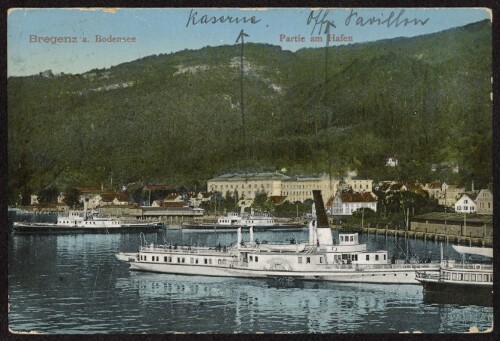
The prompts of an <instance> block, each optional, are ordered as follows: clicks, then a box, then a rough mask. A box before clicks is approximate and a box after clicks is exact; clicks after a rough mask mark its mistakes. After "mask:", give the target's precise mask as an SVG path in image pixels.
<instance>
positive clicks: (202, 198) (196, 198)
mask: <svg viewBox="0 0 500 341" xmlns="http://www.w3.org/2000/svg"><path fill="white" fill-rule="evenodd" d="M211 197H212V195H211V194H210V193H207V192H198V193H189V194H188V201H189V206H191V207H200V205H201V203H203V202H207V201H210V198H211Z"/></svg>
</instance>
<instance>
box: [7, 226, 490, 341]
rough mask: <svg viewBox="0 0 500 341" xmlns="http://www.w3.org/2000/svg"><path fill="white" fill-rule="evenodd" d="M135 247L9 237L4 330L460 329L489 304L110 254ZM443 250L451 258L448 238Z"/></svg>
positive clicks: (208, 235) (111, 241)
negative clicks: (168, 267)
mask: <svg viewBox="0 0 500 341" xmlns="http://www.w3.org/2000/svg"><path fill="white" fill-rule="evenodd" d="M334 236H335V237H336V238H337V240H338V236H337V233H336V232H334ZM307 237H308V234H307V230H305V229H303V230H301V231H299V232H297V231H295V232H293V233H292V232H285V231H268V232H256V233H255V238H258V239H259V240H261V241H262V240H268V241H284V240H289V239H291V238H295V239H296V240H306V239H307ZM146 239H147V240H148V242H155V243H157V242H158V243H159V242H164V241H166V242H171V243H172V244H179V245H184V244H191V245H200V246H201V245H217V244H219V243H220V244H221V245H229V244H231V243H233V242H235V241H236V233H234V232H217V233H214V232H187V231H184V232H183V231H181V230H172V229H168V230H166V231H162V232H158V233H151V234H147V235H146ZM361 240H362V241H363V242H366V243H367V244H368V248H369V250H376V249H387V250H388V251H389V254H390V256H391V255H392V254H401V252H403V251H405V249H406V243H405V241H404V239H401V238H400V239H399V240H396V239H395V238H394V237H385V236H374V235H362V236H361ZM139 244H140V237H139V234H111V235H60V236H56V235H46V236H38V235H11V236H10V237H9V250H8V256H9V274H8V282H9V284H8V285H9V316H8V319H9V320H8V323H9V328H10V329H11V331H13V332H28V331H36V332H39V333H48V334H82V333H84V334H88V333H114V334H116V333H156V334H157V333H173V332H184V333H230V334H232V333H259V332H263V333H280V332H291V333H398V332H404V331H408V332H414V331H420V332H423V333H462V332H467V331H468V330H469V328H470V327H471V326H477V327H478V328H479V329H480V330H484V329H486V328H488V327H491V325H492V321H493V308H492V307H491V306H481V305H474V304H469V303H467V302H465V303H460V304H456V303H455V304H451V303H446V302H444V303H443V302H441V303H433V302H432V301H431V302H429V301H428V300H425V301H424V297H423V291H422V287H421V286H419V285H371V284H337V283H315V282H304V283H298V284H297V285H296V286H294V287H287V288H283V287H276V286H274V285H273V284H272V283H268V282H267V281H266V280H250V279H239V278H216V277H198V276H176V275H168V274H154V273H146V272H134V271H130V270H128V266H127V264H124V263H121V262H118V261H117V260H116V259H115V258H114V254H115V253H117V252H119V251H126V252H131V251H137V250H138V247H139ZM409 249H410V250H411V251H412V252H413V253H414V254H416V255H420V257H424V258H426V257H431V258H432V259H433V260H438V259H439V253H440V251H439V244H438V243H435V242H427V243H425V242H424V241H422V240H410V241H409ZM444 252H445V255H446V256H448V257H451V258H456V259H459V256H458V254H456V253H454V251H453V250H452V249H451V247H450V246H449V245H445V250H444Z"/></svg>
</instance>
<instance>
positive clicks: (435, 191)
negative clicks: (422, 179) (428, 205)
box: [424, 182, 444, 199]
mask: <svg viewBox="0 0 500 341" xmlns="http://www.w3.org/2000/svg"><path fill="white" fill-rule="evenodd" d="M424 189H425V190H426V191H427V193H429V197H431V198H435V199H438V198H443V197H444V190H443V185H442V184H441V183H440V182H431V183H427V184H425V186H424Z"/></svg>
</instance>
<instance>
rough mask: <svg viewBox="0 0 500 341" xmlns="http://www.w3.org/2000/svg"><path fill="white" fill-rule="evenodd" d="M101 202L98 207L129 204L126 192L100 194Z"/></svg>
mask: <svg viewBox="0 0 500 341" xmlns="http://www.w3.org/2000/svg"><path fill="white" fill-rule="evenodd" d="M100 196H101V202H100V203H99V206H104V205H115V206H119V205H128V204H129V195H128V193H126V192H116V193H115V192H104V193H101V194H100Z"/></svg>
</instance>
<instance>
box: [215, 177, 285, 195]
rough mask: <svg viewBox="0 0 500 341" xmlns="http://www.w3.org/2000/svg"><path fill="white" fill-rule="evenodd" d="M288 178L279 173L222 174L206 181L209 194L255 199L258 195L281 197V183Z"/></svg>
mask: <svg viewBox="0 0 500 341" xmlns="http://www.w3.org/2000/svg"><path fill="white" fill-rule="evenodd" d="M288 178H289V177H288V176H286V175H284V174H280V173H246V174H224V175H220V176H218V177H215V178H213V179H210V180H208V182H207V189H208V191H209V192H212V193H213V192H220V193H222V195H223V196H226V195H227V194H228V193H229V194H231V195H233V194H235V193H238V197H239V198H245V199H255V197H256V195H257V194H259V193H265V194H267V196H274V195H281V183H282V181H283V180H286V179H288Z"/></svg>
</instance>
